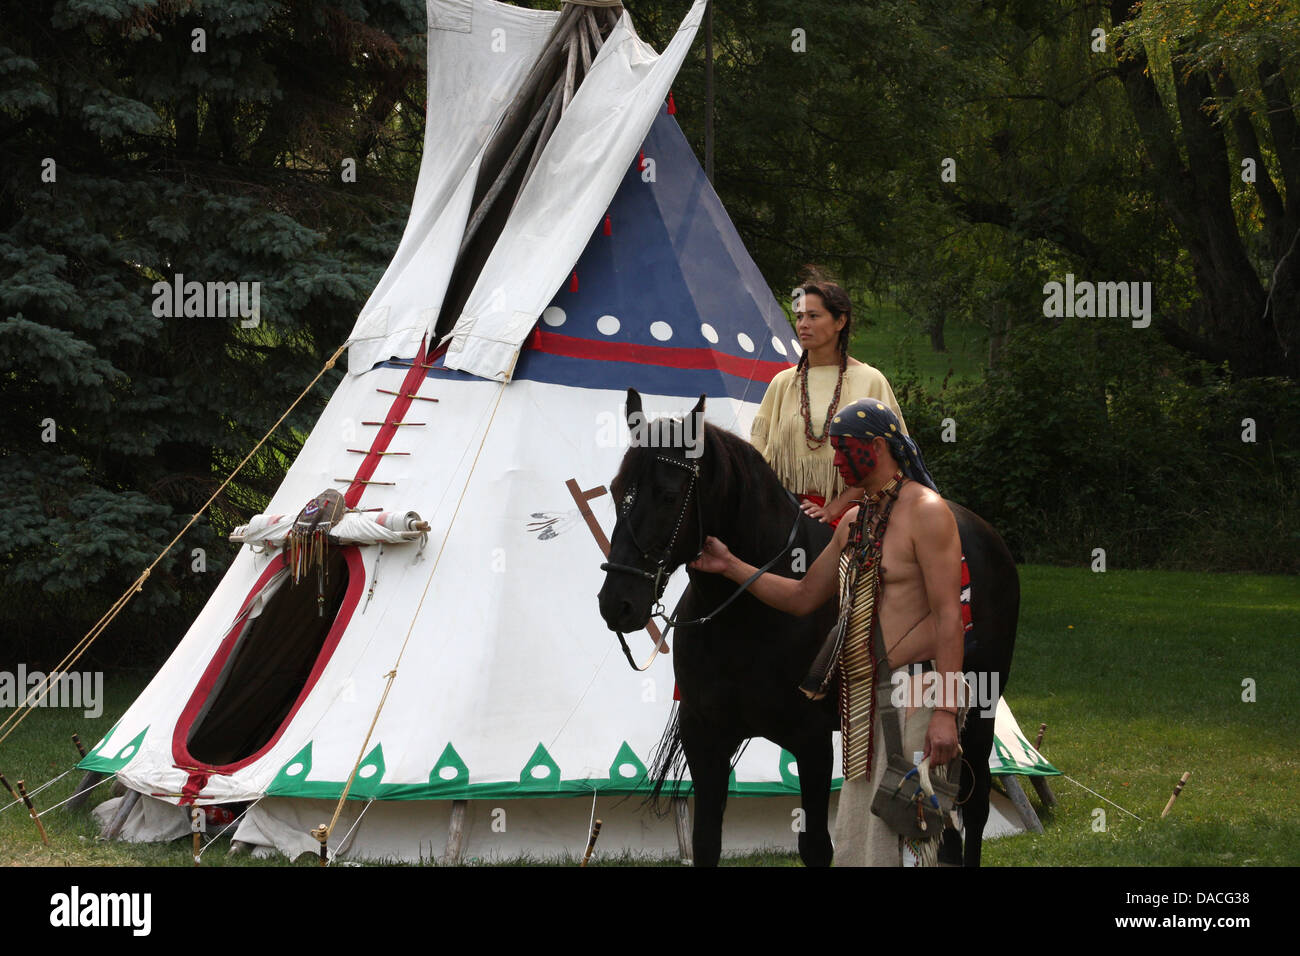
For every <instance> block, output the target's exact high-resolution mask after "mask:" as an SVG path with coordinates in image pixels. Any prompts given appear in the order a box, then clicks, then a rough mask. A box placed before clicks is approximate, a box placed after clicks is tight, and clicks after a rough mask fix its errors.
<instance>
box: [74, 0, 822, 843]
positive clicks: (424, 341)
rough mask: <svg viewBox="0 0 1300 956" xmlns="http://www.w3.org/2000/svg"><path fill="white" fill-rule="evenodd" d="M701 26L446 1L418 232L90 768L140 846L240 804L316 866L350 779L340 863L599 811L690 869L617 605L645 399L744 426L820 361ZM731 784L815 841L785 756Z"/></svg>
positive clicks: (599, 8) (739, 822)
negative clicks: (728, 124) (622, 471)
mask: <svg viewBox="0 0 1300 956" xmlns="http://www.w3.org/2000/svg"><path fill="white" fill-rule="evenodd" d="M703 11H704V0H697V2H696V3H695V4H694V6H693V7H692V8H691V10H690V11H689V13H687V15H686V17H685V19H684V20H683V21H682V23H681V26H680V27H679V29H678V31H677V33H676V34H675V36H674V38H673V40H672V41H671V42H670V43H669V45H668V47H667V48H666V49H665V50H664V51H663V52H662V54H656V53H655V52H654V51H653V50H652V49H651V48H650V47H648V46H647V45H646V44H645V43H643V42H642V41H641V40H640V39H639V38H638V37H637V36H636V33H635V31H634V30H633V27H632V23H631V20H630V18H629V17H628V15H627V14H626V13H625V12H623V11H622V9H621V7H618V6H617V5H615V4H609V3H603V2H583V3H568V4H566V5H565V6H564V8H563V9H562V10H561V11H559V12H558V13H557V12H545V11H534V10H526V9H519V8H515V7H511V6H508V5H506V4H502V3H497V2H494V0H429V6H428V13H429V33H428V38H429V39H428V91H429V94H428V103H429V109H430V113H431V115H430V117H429V122H428V126H427V132H426V137H425V144H424V156H423V161H422V165H421V170H420V174H419V179H418V183H417V186H416V192H415V198H414V202H413V206H412V210H411V214H410V219H409V222H408V224H407V227H406V231H405V233H404V235H403V237H402V240H401V243H400V245H399V247H398V249H397V252H396V254H395V255H394V258H393V261H392V263H391V264H390V266H389V268H388V270H387V272H386V273H385V275H384V276H383V278H382V280H381V281H380V283H379V285H378V286H377V287H376V289H375V290H374V292H373V294H372V295H371V297H370V299H369V300H368V302H367V303H366V305H365V307H364V309H363V310H362V312H361V315H360V317H359V319H358V321H357V323H356V326H355V328H354V330H353V332H352V335H351V336H350V339H349V354H348V374H347V375H346V377H345V378H344V380H343V381H342V382H341V383H340V385H339V386H338V388H337V390H336V391H335V393H334V394H333V396H332V397H331V399H330V401H329V403H328V405H327V407H326V409H325V411H324V412H323V414H322V415H321V418H320V420H319V421H318V422H317V424H316V426H315V428H314V429H313V430H312V432H311V434H310V436H309V437H308V438H307V440H306V442H305V443H304V445H303V448H302V451H301V454H300V455H299V456H298V458H297V460H296V461H294V463H293V464H292V466H291V467H290V468H289V470H288V473H287V474H286V476H285V478H284V482H283V484H281V486H280V487H279V489H278V490H277V491H276V493H275V495H274V496H273V497H272V499H271V502H270V504H269V506H268V508H267V510H266V513H265V514H262V515H258V516H255V517H254V518H252V519H251V520H250V522H249V523H248V524H247V525H245V526H244V527H242V528H240V529H238V531H237V532H236V533H235V535H233V536H232V537H233V538H234V539H235V541H236V542H237V544H238V547H239V549H240V551H239V554H238V556H237V557H236V558H235V559H234V561H233V563H232V565H231V567H230V569H229V571H228V572H227V573H226V575H225V576H224V578H223V579H222V581H221V583H220V584H219V585H218V586H217V588H216V590H215V591H214V592H213V594H212V596H211V598H210V600H209V601H208V603H207V605H206V606H205V607H204V609H203V611H202V612H201V613H200V614H199V616H198V617H197V618H196V620H195V621H194V623H193V625H192V626H191V627H190V629H189V630H188V632H187V634H186V635H185V637H184V639H183V640H182V641H181V643H180V644H179V645H178V647H177V649H176V651H175V652H174V653H173V654H172V656H171V657H170V659H169V660H168V661H167V662H166V664H164V665H163V667H162V668H161V670H160V671H159V672H158V674H157V675H156V677H155V678H154V679H153V681H152V682H151V683H150V684H149V686H148V687H147V688H146V689H145V690H144V692H143V693H142V694H141V695H140V697H139V698H138V699H137V700H136V701H135V702H134V703H133V704H132V706H131V707H130V708H129V709H128V710H127V712H126V713H125V715H124V716H123V717H122V718H121V720H120V721H119V722H118V723H117V724H116V725H115V726H114V727H113V729H112V730H111V731H110V732H109V733H108V734H107V735H106V736H105V737H104V739H103V740H101V741H100V742H99V743H98V745H97V746H96V747H95V748H94V750H93V751H92V752H91V753H90V754H89V756H88V757H87V758H86V759H85V760H83V761H82V763H81V766H82V767H83V768H85V769H87V770H93V771H98V772H101V773H116V774H117V776H118V778H119V779H120V780H121V781H122V782H124V783H125V784H126V786H127V787H128V788H129V789H130V790H131V791H132V792H134V793H139V794H144V795H146V796H145V797H144V798H142V799H141V798H136V797H133V796H130V795H128V799H127V800H125V801H124V802H123V803H110V804H108V805H107V806H105V807H104V808H103V810H102V812H103V814H104V815H105V818H106V820H107V818H108V817H114V816H115V817H116V819H115V820H114V821H113V829H114V830H115V832H117V833H119V834H120V835H121V836H123V837H125V838H127V839H135V840H153V839H167V838H171V837H175V836H179V835H181V834H183V833H187V832H189V807H190V806H191V805H206V804H241V803H242V804H245V805H246V810H245V812H243V815H242V816H241V817H240V818H239V821H238V825H237V829H236V830H235V832H234V837H235V839H236V840H237V841H240V842H242V843H246V844H251V845H253V846H255V847H261V848H266V849H274V850H278V851H280V852H282V853H285V854H287V855H289V856H297V855H299V854H301V853H303V852H316V851H317V850H318V848H319V844H318V843H317V841H316V839H314V838H313V837H312V835H311V831H312V829H313V828H315V827H319V826H320V825H321V824H324V823H326V822H327V821H330V820H331V818H332V817H333V815H334V813H335V810H336V804H337V803H338V802H339V798H340V796H341V795H342V794H343V793H344V792H345V790H346V792H347V797H348V799H347V800H346V801H345V802H344V803H343V805H342V809H341V812H340V814H339V816H338V818H337V819H336V820H334V821H333V822H334V826H333V827H332V828H331V830H330V837H329V844H328V849H329V852H330V854H332V855H333V856H335V857H339V858H343V857H354V858H363V859H400V860H419V859H424V860H428V859H446V860H455V859H461V860H464V859H473V858H478V859H492V858H497V859H508V858H514V857H519V856H522V855H530V856H534V857H537V856H548V855H554V854H558V853H569V854H571V855H574V856H578V855H580V854H581V853H582V851H583V849H584V847H585V846H586V844H587V842H588V836H589V831H590V825H591V821H592V819H593V818H600V819H601V820H602V821H603V829H602V831H601V835H600V840H599V844H598V847H597V849H598V852H601V853H604V854H609V853H614V852H619V851H633V852H638V853H651V854H662V853H665V852H672V853H676V852H677V851H678V849H679V846H680V843H679V830H681V829H682V828H681V825H680V824H681V821H680V820H679V819H675V818H673V817H669V818H658V817H655V816H653V815H650V814H648V813H645V812H643V811H642V810H641V808H640V796H639V794H640V793H641V792H642V791H643V790H644V789H645V786H646V782H645V781H644V779H643V774H644V770H645V767H646V764H647V763H648V762H649V756H650V753H651V751H652V750H653V748H654V746H655V744H656V743H657V741H658V740H659V738H660V735H661V734H662V732H663V730H664V727H665V724H666V722H667V720H668V717H669V713H670V708H671V705H672V693H673V678H672V668H671V657H670V654H671V649H670V650H669V655H661V656H660V657H659V658H658V659H657V660H656V661H655V663H654V664H653V665H652V666H651V668H650V669H649V670H648V671H646V672H644V673H637V672H634V671H632V670H631V669H630V668H628V666H627V664H626V662H625V661H624V659H623V656H622V654H621V653H620V651H619V649H618V644H617V642H616V641H615V639H614V637H613V635H612V634H610V632H609V631H608V630H607V629H606V628H605V625H604V623H603V622H602V621H601V619H600V616H599V614H598V612H597V607H596V598H595V595H596V592H597V590H598V589H599V587H600V585H601V581H602V577H603V575H602V572H601V571H600V569H599V565H600V563H601V561H602V559H603V558H602V548H603V542H604V538H605V536H607V535H608V534H609V533H610V532H611V530H612V528H613V524H614V508H613V506H612V503H611V501H610V497H609V495H608V493H607V491H606V489H607V483H608V481H609V480H610V478H612V476H613V475H614V474H615V472H616V470H617V468H618V465H619V462H620V461H621V458H622V455H623V453H624V450H625V446H626V441H627V435H626V430H625V426H624V425H623V421H624V419H623V414H622V405H623V401H624V396H625V394H626V389H627V388H628V387H629V386H632V387H635V388H636V389H638V391H640V392H641V394H642V395H643V397H644V399H645V405H646V410H647V412H648V413H650V414H663V413H675V414H680V413H681V412H682V411H684V410H685V409H687V408H689V407H690V406H691V405H692V404H693V403H694V400H695V399H696V398H697V397H698V396H699V395H700V394H701V393H704V394H707V395H708V396H709V401H708V406H707V407H708V418H709V420H710V421H712V422H713V423H714V424H717V425H720V426H722V427H725V428H729V429H731V430H733V431H736V432H738V433H740V434H748V429H749V424H750V420H751V418H752V416H753V413H754V411H755V409H756V407H757V402H758V401H759V400H760V399H761V398H762V395H763V392H764V389H765V387H766V384H767V382H769V381H770V380H771V378H772V376H773V375H775V374H776V373H777V372H779V371H780V370H782V369H784V368H786V367H788V366H789V365H790V364H791V363H792V361H793V360H794V359H795V358H797V355H798V351H799V346H798V344H797V340H795V339H794V337H793V336H792V334H791V330H790V327H789V324H788V322H787V320H786V318H785V316H784V314H783V312H782V310H781V308H780V307H779V306H778V305H777V303H776V302H775V301H774V299H773V298H772V295H771V292H770V291H769V288H768V286H767V284H766V282H765V281H764V279H763V277H762V275H761V274H760V273H759V271H758V269H757V267H756V266H755V265H754V263H753V262H752V260H751V259H750V257H749V255H748V254H747V253H746V251H745V249H744V246H743V244H742V242H741V240H740V237H739V236H738V234H737V233H736V230H735V228H734V227H733V225H732V223H731V221H730V220H729V219H728V217H727V214H726V212H725V211H724V209H723V208H722V205H721V203H720V202H719V200H718V197H717V195H716V194H715V193H714V191H713V189H712V187H711V186H710V184H709V182H708V181H707V180H706V178H705V176H704V174H703V172H702V170H701V169H700V167H699V164H698V162H697V161H696V158H695V156H694V155H693V153H692V151H691V149H690V147H689V144H688V143H687V142H686V140H685V138H684V136H683V135H682V132H681V130H680V129H679V128H678V126H677V124H676V121H675V120H674V119H673V118H672V116H671V115H669V114H670V112H671V110H670V108H669V107H668V106H667V103H668V102H671V98H670V95H669V87H670V84H671V82H672V80H673V78H674V76H675V74H676V72H677V70H678V68H679V67H680V65H681V63H682V61H683V58H684V57H685V55H686V52H687V50H688V48H689V46H690V44H691V42H692V39H693V37H694V35H695V32H696V29H697V27H698V25H699V23H700V20H701V17H702V14H703ZM683 585H684V575H679V579H678V580H676V581H674V582H673V583H672V585H670V588H669V591H668V593H667V595H666V596H665V601H666V602H672V601H675V599H676V597H677V596H678V594H679V593H680V590H681V588H682V586H683ZM669 606H671V603H670V604H669ZM629 640H632V641H634V642H638V643H634V648H637V649H638V653H641V654H642V655H643V656H644V655H645V654H648V653H649V652H650V651H651V650H652V648H653V646H654V639H653V638H652V637H651V636H650V635H648V634H641V635H635V636H629ZM731 792H732V795H733V797H736V798H754V799H733V800H732V801H731V802H730V803H729V805H728V812H727V820H726V829H725V831H724V847H725V848H726V849H727V850H730V851H738V850H749V849H754V848H758V847H783V848H789V849H793V847H794V845H795V839H796V833H795V832H794V831H793V829H792V827H791V821H792V812H793V811H795V810H796V808H797V807H798V804H799V794H798V780H797V777H796V776H795V771H794V766H793V761H792V758H791V757H790V755H789V754H786V753H784V752H783V751H781V750H780V749H779V748H778V747H776V746H775V745H773V744H770V743H768V742H766V741H761V740H756V741H754V742H753V745H752V746H750V747H749V748H748V749H747V750H746V751H745V753H744V754H743V756H742V757H741V759H740V760H739V762H738V763H737V765H736V767H735V774H734V778H733V782H732V791H731Z"/></svg>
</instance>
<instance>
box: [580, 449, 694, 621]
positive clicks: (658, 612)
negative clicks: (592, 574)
mask: <svg viewBox="0 0 1300 956" xmlns="http://www.w3.org/2000/svg"><path fill="white" fill-rule="evenodd" d="M655 461H662V462H665V463H667V464H669V465H672V466H674V467H676V468H685V469H686V470H687V471H689V472H690V473H691V477H690V480H689V481H687V483H686V497H685V498H683V499H682V508H681V510H680V511H679V512H677V523H676V524H675V525H673V533H672V535H671V537H669V539H668V543H667V544H666V545H664V549H663V553H662V554H660V556H659V559H658V560H657V561H655V569H654V571H653V573H652V572H650V571H646V570H645V569H643V568H637V567H633V566H632V565H630V564H616V563H614V562H612V561H606V562H605V563H604V564H602V565H601V566H600V569H601V570H602V571H622V572H623V573H624V574H635V575H636V576H637V577H641V578H645V579H646V580H647V581H651V582H653V583H654V586H655V606H654V608H653V609H652V610H651V612H650V616H651V617H663V616H664V615H663V609H664V606H663V604H661V603H660V599H661V598H662V597H663V596H664V590H665V589H666V588H667V587H668V578H669V577H671V576H672V569H671V568H670V567H669V566H668V561H669V558H670V557H671V556H672V553H673V545H674V544H676V543H677V535H678V534H679V533H680V532H681V530H682V522H683V521H684V520H685V519H686V509H687V508H689V507H690V504H691V499H692V498H694V499H695V528H696V533H697V535H698V536H699V540H698V544H699V547H697V548H696V549H695V557H694V558H691V559H690V560H691V561H694V560H695V558H698V557H699V556H700V555H701V554H703V553H704V514H703V511H702V510H701V509H702V507H703V506H702V505H701V504H700V496H699V495H697V494H695V482H696V481H697V480H699V477H700V466H699V465H698V464H687V463H686V462H684V461H680V460H678V459H676V458H669V457H667V456H666V455H655ZM635 504H636V489H633V490H632V492H631V493H630V494H629V495H628V496H627V499H625V501H624V507H623V509H622V511H623V517H624V518H627V516H628V514H629V513H631V511H632V506H633V505H635ZM627 536H628V537H629V538H631V539H632V545H633V546H634V547H635V548H636V549H637V551H638V552H640V554H641V559H642V560H643V561H647V562H648V561H649V560H650V554H649V552H647V551H646V549H645V548H643V547H641V542H639V541H637V539H636V533H635V532H634V531H633V530H632V525H631V524H630V523H629V524H628V525H627ZM687 563H689V562H687ZM665 620H666V618H665ZM615 633H618V632H617V631H616V632H615ZM619 639H620V640H621V639H622V634H619Z"/></svg>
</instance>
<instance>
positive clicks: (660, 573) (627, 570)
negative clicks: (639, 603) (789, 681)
mask: <svg viewBox="0 0 1300 956" xmlns="http://www.w3.org/2000/svg"><path fill="white" fill-rule="evenodd" d="M655 459H656V460H657V461H662V462H666V463H667V464H670V465H673V466H674V467H677V468H685V469H686V470H687V471H689V472H690V473H691V477H690V481H689V482H688V483H687V485H686V498H685V500H683V501H682V508H681V511H679V512H678V514H677V523H676V524H675V525H674V526H673V533H672V536H671V537H670V538H669V539H668V544H666V545H665V546H664V549H663V553H662V555H661V556H660V558H659V560H658V561H656V562H655V570H654V572H653V573H652V572H650V571H646V570H643V569H642V568H636V567H632V566H631V565H627V564H616V563H614V562H611V561H606V562H604V563H603V564H601V566H600V569H601V570H602V571H606V572H608V571H621V572H623V573H624V574H634V575H636V576H637V577H642V578H645V579H646V580H648V581H651V582H653V583H654V586H655V604H654V607H653V608H651V610H650V616H649V618H648V620H653V619H655V618H659V619H660V620H662V621H663V622H664V629H663V633H662V634H661V635H660V639H659V643H658V644H656V645H655V649H654V653H652V654H651V655H650V658H649V660H647V661H646V662H645V663H644V664H643V665H641V666H640V667H638V666H637V664H636V661H634V660H633V659H632V651H631V649H630V648H629V647H628V646H627V639H626V638H624V636H623V632H622V631H615V632H614V633H615V634H617V635H618V642H619V644H621V645H622V647H623V656H624V657H626V658H627V662H628V664H629V665H631V667H632V669H633V670H635V671H644V670H646V669H647V668H648V667H649V666H650V665H651V664H652V663H654V659H655V658H656V657H657V656H658V655H659V650H660V648H661V647H663V642H664V641H665V640H666V639H667V638H668V632H669V631H671V630H672V629H673V628H675V627H695V626H697V625H699V624H707V623H708V622H709V621H711V620H713V619H714V618H715V617H717V616H718V615H719V614H721V613H722V612H723V611H724V610H726V609H727V607H729V606H730V605H731V603H732V602H733V601H735V600H736V598H738V597H740V596H741V595H742V594H744V593H745V592H746V591H747V590H748V589H749V586H750V585H751V584H753V583H754V582H755V581H757V580H758V579H759V578H760V577H762V576H763V575H764V574H766V573H767V572H768V571H770V570H771V569H772V568H773V567H774V566H775V565H776V563H777V562H778V561H780V560H781V558H782V557H783V556H784V555H785V554H786V553H787V552H788V551H789V550H790V548H791V547H792V546H793V545H794V540H795V537H796V536H797V535H798V533H799V518H800V517H801V516H802V514H803V511H802V509H800V508H799V499H798V498H796V497H795V496H794V495H793V494H791V493H790V492H789V491H787V492H786V496H787V497H788V498H789V499H790V501H791V502H792V503H793V504H794V505H795V515H794V523H793V524H791V525H790V534H789V535H788V536H787V537H786V541H785V546H784V547H783V548H782V549H781V550H780V551H778V552H777V553H776V554H774V555H773V556H772V559H771V560H770V561H768V562H767V563H766V564H764V565H763V566H762V567H760V568H759V569H758V570H756V571H755V572H754V573H753V574H751V575H750V576H749V577H748V578H746V579H745V581H744V583H742V584H741V585H740V586H739V587H737V588H736V590H735V591H733V592H732V594H731V596H730V597H728V598H727V599H726V600H725V601H723V602H722V603H721V604H719V605H718V606H717V607H716V608H714V609H713V610H712V611H710V612H709V613H708V614H706V615H704V617H699V618H696V619H695V620H693V621H679V620H677V619H675V618H672V617H669V616H668V614H667V613H665V609H664V606H663V601H662V599H663V596H664V590H665V589H666V588H667V587H668V579H669V577H671V576H672V570H673V569H671V568H669V567H668V559H669V557H670V556H671V554H672V549H673V545H674V544H675V543H676V542H677V534H678V532H679V531H681V528H682V521H683V520H684V519H685V518H686V510H687V508H688V507H689V506H690V501H691V498H692V497H694V499H695V516H696V522H695V523H696V530H697V532H698V536H699V541H698V543H699V547H698V548H697V549H696V552H695V557H693V558H691V559H690V561H694V560H695V559H696V558H698V557H699V556H700V555H701V554H703V553H704V514H703V512H702V508H703V505H702V504H701V503H700V496H699V495H698V494H695V483H696V481H697V480H698V479H699V477H700V466H699V465H698V464H694V465H688V464H686V463H685V462H683V461H679V460H678V459H676V458H668V457H665V456H664V455H656V456H655ZM625 500H626V509H625V510H624V516H626V515H627V514H628V513H629V512H630V511H631V509H632V506H633V505H634V504H635V503H636V492H635V490H634V491H633V492H632V494H630V495H629V496H628V497H627V499H625ZM627 533H628V537H629V538H631V539H632V544H633V545H634V546H635V547H636V549H637V551H639V552H640V553H641V557H642V558H644V559H645V560H647V561H648V560H650V555H649V554H648V553H647V552H646V550H645V549H644V548H642V547H641V544H640V542H638V541H637V540H636V535H635V534H634V533H633V532H632V526H631V525H630V524H629V525H628V526H627ZM690 561H687V562H686V563H687V564H689V563H690Z"/></svg>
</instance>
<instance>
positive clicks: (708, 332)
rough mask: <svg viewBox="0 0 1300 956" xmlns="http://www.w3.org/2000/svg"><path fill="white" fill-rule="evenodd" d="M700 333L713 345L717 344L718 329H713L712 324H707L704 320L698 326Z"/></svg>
mask: <svg viewBox="0 0 1300 956" xmlns="http://www.w3.org/2000/svg"><path fill="white" fill-rule="evenodd" d="M700 334H701V335H703V336H704V337H705V338H706V339H708V340H709V341H710V342H712V343H713V344H714V345H717V344H718V330H717V329H715V328H714V327H713V326H711V325H709V323H707V322H705V323H704V324H703V325H701V326H700Z"/></svg>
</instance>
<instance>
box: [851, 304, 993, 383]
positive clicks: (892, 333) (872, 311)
mask: <svg viewBox="0 0 1300 956" xmlns="http://www.w3.org/2000/svg"><path fill="white" fill-rule="evenodd" d="M859 298H860V299H862V300H863V301H861V302H860V303H858V304H857V307H856V308H855V309H854V329H853V335H852V338H851V340H850V349H849V351H850V352H851V353H852V355H853V357H854V358H856V359H858V360H859V361H861V362H867V363H868V364H870V365H874V366H875V367H876V368H878V369H880V370H881V371H882V372H884V373H885V377H886V378H888V379H889V380H890V381H891V382H894V381H897V380H901V379H903V378H905V377H907V376H908V375H911V374H915V375H916V377H917V378H919V379H920V381H921V383H922V384H923V385H925V387H926V388H927V389H930V390H937V389H938V388H939V386H940V385H941V384H942V383H943V380H944V378H945V377H947V376H949V375H951V379H950V381H952V382H953V383H957V382H965V381H972V380H977V379H981V378H983V377H984V367H985V365H986V363H987V362H988V352H989V346H988V333H987V332H986V331H985V330H984V328H983V327H982V326H980V325H979V324H977V323H975V322H959V321H955V320H950V321H948V322H947V323H945V325H944V344H945V345H946V346H947V347H948V351H946V352H935V351H934V350H933V349H931V348H930V335H929V333H928V332H926V330H925V328H924V327H923V326H922V325H921V323H920V322H918V321H916V320H915V319H912V318H909V317H908V315H907V314H906V313H905V312H903V310H902V309H900V308H899V307H898V306H896V305H894V304H893V303H891V302H888V301H882V302H880V303H879V304H878V303H877V302H876V301H875V299H874V298H870V297H866V296H860V297H859Z"/></svg>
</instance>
